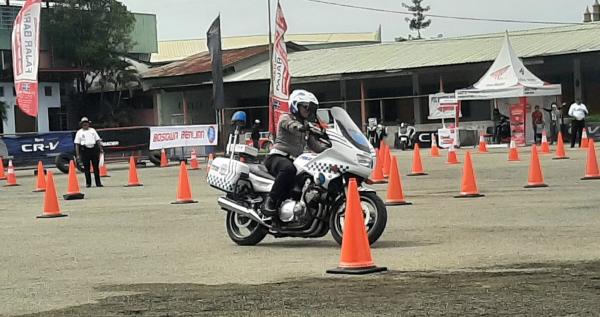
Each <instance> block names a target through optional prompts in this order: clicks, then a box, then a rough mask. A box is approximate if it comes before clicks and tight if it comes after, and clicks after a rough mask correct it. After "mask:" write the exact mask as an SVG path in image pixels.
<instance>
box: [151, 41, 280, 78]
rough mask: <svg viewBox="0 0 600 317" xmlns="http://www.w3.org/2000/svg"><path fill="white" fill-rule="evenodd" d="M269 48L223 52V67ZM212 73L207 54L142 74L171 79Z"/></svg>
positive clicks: (263, 52)
mask: <svg viewBox="0 0 600 317" xmlns="http://www.w3.org/2000/svg"><path fill="white" fill-rule="evenodd" d="M268 51H269V47H268V46H266V45H263V46H257V47H249V48H242V49H236V50H226V51H223V67H228V66H231V65H233V64H235V63H238V62H240V61H242V60H245V59H247V58H251V57H253V56H256V55H259V54H266V53H267V52H268ZM211 71H212V62H211V59H210V54H209V53H208V52H204V53H200V54H196V55H193V56H190V57H188V58H186V59H184V60H181V61H178V62H173V63H170V64H167V65H164V66H161V67H156V68H152V69H150V70H149V71H147V72H145V73H143V74H142V77H143V78H156V77H173V76H184V75H191V74H199V73H207V72H211Z"/></svg>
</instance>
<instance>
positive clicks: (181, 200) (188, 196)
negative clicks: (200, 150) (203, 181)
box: [172, 162, 197, 204]
mask: <svg viewBox="0 0 600 317" xmlns="http://www.w3.org/2000/svg"><path fill="white" fill-rule="evenodd" d="M194 203H197V201H195V200H193V199H192V189H191V187H190V177H189V175H188V172H187V166H186V165H185V162H181V166H180V168H179V186H177V200H176V201H174V202H172V204H194Z"/></svg>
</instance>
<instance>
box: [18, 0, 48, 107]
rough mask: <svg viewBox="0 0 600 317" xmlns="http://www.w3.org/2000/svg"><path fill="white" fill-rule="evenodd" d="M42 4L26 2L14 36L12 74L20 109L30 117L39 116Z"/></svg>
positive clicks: (34, 1) (36, 0) (31, 0)
mask: <svg viewBox="0 0 600 317" xmlns="http://www.w3.org/2000/svg"><path fill="white" fill-rule="evenodd" d="M41 9H42V4H41V0H27V1H26V2H25V5H23V8H21V11H20V12H19V14H18V15H17V17H16V19H15V24H14V27H13V32H12V56H13V74H14V77H15V91H16V92H17V105H18V106H19V108H20V109H21V111H23V112H24V113H26V114H27V115H29V116H32V117H36V116H37V113H38V66H39V59H40V51H39V48H40V13H41Z"/></svg>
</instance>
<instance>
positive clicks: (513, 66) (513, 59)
mask: <svg viewBox="0 0 600 317" xmlns="http://www.w3.org/2000/svg"><path fill="white" fill-rule="evenodd" d="M561 93H562V88H561V86H560V85H551V84H548V83H545V82H544V81H543V80H541V79H539V78H538V77H536V76H535V75H534V74H533V73H532V72H531V71H529V69H527V67H525V65H523V61H521V59H520V58H519V57H518V56H517V54H516V53H515V51H514V50H513V48H512V45H511V43H510V40H509V38H508V33H507V34H506V37H505V38H504V44H503V45H502V49H501V50H500V54H498V57H497V58H496V60H495V61H494V64H492V67H490V69H489V70H488V71H487V73H486V74H485V75H484V76H483V77H482V78H481V79H480V80H479V81H478V82H477V83H476V84H475V85H473V88H467V89H460V90H457V91H456V98H457V99H458V100H482V99H498V98H512V97H526V96H555V95H560V94H561Z"/></svg>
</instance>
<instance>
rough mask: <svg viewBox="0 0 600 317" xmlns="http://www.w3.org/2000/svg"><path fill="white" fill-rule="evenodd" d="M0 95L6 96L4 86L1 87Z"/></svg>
mask: <svg viewBox="0 0 600 317" xmlns="http://www.w3.org/2000/svg"><path fill="white" fill-rule="evenodd" d="M0 97H4V87H0Z"/></svg>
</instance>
